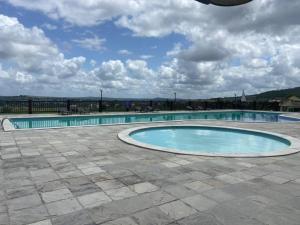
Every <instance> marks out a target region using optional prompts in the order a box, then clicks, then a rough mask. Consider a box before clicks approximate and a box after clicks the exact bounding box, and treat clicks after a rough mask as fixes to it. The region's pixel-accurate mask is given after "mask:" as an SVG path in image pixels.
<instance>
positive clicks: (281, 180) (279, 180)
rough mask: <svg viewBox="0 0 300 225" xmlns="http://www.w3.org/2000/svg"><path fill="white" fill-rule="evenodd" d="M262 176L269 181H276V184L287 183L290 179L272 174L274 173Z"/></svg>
mask: <svg viewBox="0 0 300 225" xmlns="http://www.w3.org/2000/svg"><path fill="white" fill-rule="evenodd" d="M262 178H263V179H265V180H267V181H271V182H273V183H276V184H284V183H287V182H289V181H290V180H289V179H286V178H282V177H278V176H275V175H272V174H270V175H266V176H263V177H262Z"/></svg>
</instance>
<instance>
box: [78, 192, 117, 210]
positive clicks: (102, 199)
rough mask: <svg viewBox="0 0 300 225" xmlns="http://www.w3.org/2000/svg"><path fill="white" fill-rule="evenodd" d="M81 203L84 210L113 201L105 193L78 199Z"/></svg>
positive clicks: (96, 193)
mask: <svg viewBox="0 0 300 225" xmlns="http://www.w3.org/2000/svg"><path fill="white" fill-rule="evenodd" d="M78 200H79V202H80V203H81V205H83V207H84V208H93V207H97V206H100V205H103V204H105V203H108V202H110V201H111V199H110V198H109V197H108V196H107V195H106V194H105V193H104V192H95V193H92V194H87V195H82V196H79V197H78Z"/></svg>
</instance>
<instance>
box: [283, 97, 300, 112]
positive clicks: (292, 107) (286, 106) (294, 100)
mask: <svg viewBox="0 0 300 225" xmlns="http://www.w3.org/2000/svg"><path fill="white" fill-rule="evenodd" d="M280 111H285V112H300V98H298V97H296V96H292V97H290V98H288V99H286V100H283V101H282V102H281V103H280Z"/></svg>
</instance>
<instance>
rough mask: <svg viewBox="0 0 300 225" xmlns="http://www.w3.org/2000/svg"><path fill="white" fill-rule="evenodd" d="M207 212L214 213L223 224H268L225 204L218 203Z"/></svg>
mask: <svg viewBox="0 0 300 225" xmlns="http://www.w3.org/2000/svg"><path fill="white" fill-rule="evenodd" d="M207 213H209V214H211V215H214V217H215V218H216V219H217V220H218V221H220V222H221V224H222V225H268V224H265V223H262V222H260V221H259V220H257V219H255V218H250V217H248V216H246V215H243V214H241V213H237V211H236V210H235V209H232V208H231V207H228V206H223V205H218V206H216V207H214V208H213V209H212V210H210V211H207Z"/></svg>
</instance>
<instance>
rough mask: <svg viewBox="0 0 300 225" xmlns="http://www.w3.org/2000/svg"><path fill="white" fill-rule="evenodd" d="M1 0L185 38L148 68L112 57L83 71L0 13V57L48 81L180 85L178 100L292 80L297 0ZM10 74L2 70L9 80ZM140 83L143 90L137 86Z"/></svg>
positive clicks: (298, 62) (167, 89)
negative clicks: (216, 2) (214, 2)
mask: <svg viewBox="0 0 300 225" xmlns="http://www.w3.org/2000/svg"><path fill="white" fill-rule="evenodd" d="M0 1H1V0H0ZM8 1H9V2H10V3H11V4H13V5H15V6H21V7H24V8H27V9H30V10H39V11H41V12H43V13H45V14H46V15H48V16H49V17H51V18H53V19H55V20H61V19H62V20H64V21H65V22H67V23H70V24H72V25H73V26H75V25H78V26H94V25H98V24H100V23H103V22H105V21H114V22H115V24H116V25H117V26H120V27H122V28H128V29H129V30H130V31H132V32H133V35H134V36H138V37H158V38H162V37H164V36H167V35H169V34H172V33H176V34H179V35H182V36H183V37H185V39H186V40H187V43H188V45H186V44H182V45H176V46H174V48H173V49H170V51H169V52H168V53H166V56H167V57H166V58H164V59H163V60H164V61H162V65H160V66H159V65H158V66H157V67H158V69H156V70H153V69H151V68H149V66H148V65H147V63H146V62H145V61H143V60H140V61H139V60H128V61H126V62H122V61H120V60H116V59H115V60H108V61H106V62H100V66H98V67H95V68H93V70H92V71H84V70H82V69H81V66H82V64H83V63H84V60H83V58H81V59H80V58H77V59H76V58H74V59H70V61H68V60H67V59H65V58H64V56H63V55H61V54H60V52H59V50H58V48H57V47H56V46H55V45H54V44H53V43H52V42H51V41H50V40H49V39H47V38H46V37H45V35H44V33H43V32H42V31H41V30H40V29H38V28H30V29H28V28H25V27H24V26H23V25H21V24H20V23H19V22H18V21H17V20H16V19H12V18H8V19H7V18H3V17H2V18H0V23H1V22H3V21H5V20H6V22H4V23H5V26H7V29H6V28H4V29H3V30H0V41H1V43H5V44H2V45H0V58H1V59H5V60H7V59H9V60H13V62H14V63H15V64H17V66H18V68H20V69H21V71H25V72H31V73H33V74H45V76H49V77H51V76H53V77H56V78H57V77H63V78H66V77H69V78H70V77H72V76H71V74H76V75H77V76H76V75H75V77H76V80H74V81H73V83H74V85H75V84H76V85H77V86H78V85H81V86H82V87H85V88H86V87H89V88H90V89H93V87H94V86H97V85H99V84H101V85H103V86H106V87H107V88H109V89H110V90H111V93H115V94H118V93H119V94H123V93H127V95H134V93H138V96H141V95H144V96H146V95H150V96H157V95H162V96H167V95H169V93H172V90H180V93H182V95H183V97H210V96H222V95H225V94H233V93H234V92H237V91H240V89H246V91H247V93H256V92H258V91H264V90H269V89H274V88H276V89H277V88H285V87H292V86H297V85H299V83H300V78H299V77H300V57H299V49H300V46H299V43H300V38H299V37H300V18H299V15H300V14H299V10H300V1H298V0H289V3H288V4H287V3H286V1H279V0H261V1H258V0H257V1H252V2H251V3H249V4H247V5H244V6H239V7H233V8H222V7H215V6H207V5H202V4H199V3H197V2H196V1H194V0H166V1H160V0H152V1H146V0H118V1H111V0H89V1H83V0H73V1H70V0H60V1H56V0H54V1H47V2H45V1H42V0H36V1H34V2H33V1H30V0H22V1H21V0H8ZM282 9H284V10H282ZM20 34H21V35H20ZM135 38H136V37H135ZM98 39H99V40H101V39H100V38H98ZM99 40H98V43H96V44H91V42H92V41H89V42H84V39H79V40H78V39H77V44H82V45H83V44H86V46H89V47H88V48H91V49H96V48H97V46H98V47H99V46H103V43H101V44H100V43H99ZM136 40H138V39H136ZM100 42H101V41H100ZM86 46H85V47H86ZM95 46H96V47H95ZM126 51H128V50H126ZM128 53H129V52H125V51H124V50H123V51H122V50H121V51H120V52H119V54H127V55H128ZM151 53H152V52H151ZM24 59H28V60H24ZM142 59H147V58H146V57H143V58H142ZM50 67H56V68H60V69H57V70H55V71H54V69H50ZM3 70H4V69H2V71H3ZM0 71H1V70H0ZM5 71H8V70H5ZM60 71H63V72H60ZM13 72H15V71H12V70H9V72H6V73H8V74H9V76H10V77H12V76H11V74H13ZM2 73H3V72H2ZM24 74H26V73H24ZM68 75H70V76H68ZM79 75H80V76H81V77H79ZM6 77H7V75H6ZM34 77H35V76H34ZM82 77H83V78H82ZM69 78H68V79H69ZM87 78H89V79H87ZM51 81H52V82H54V81H56V79H51ZM80 82H83V84H80ZM98 82H99V83H98ZM145 85H147V87H148V86H150V87H149V88H147V90H145V88H144V86H145ZM77 86H76V87H77ZM119 89H122V90H124V92H118V90H119ZM114 90H115V92H114ZM150 90H151V91H150ZM141 93H142V94H141Z"/></svg>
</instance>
